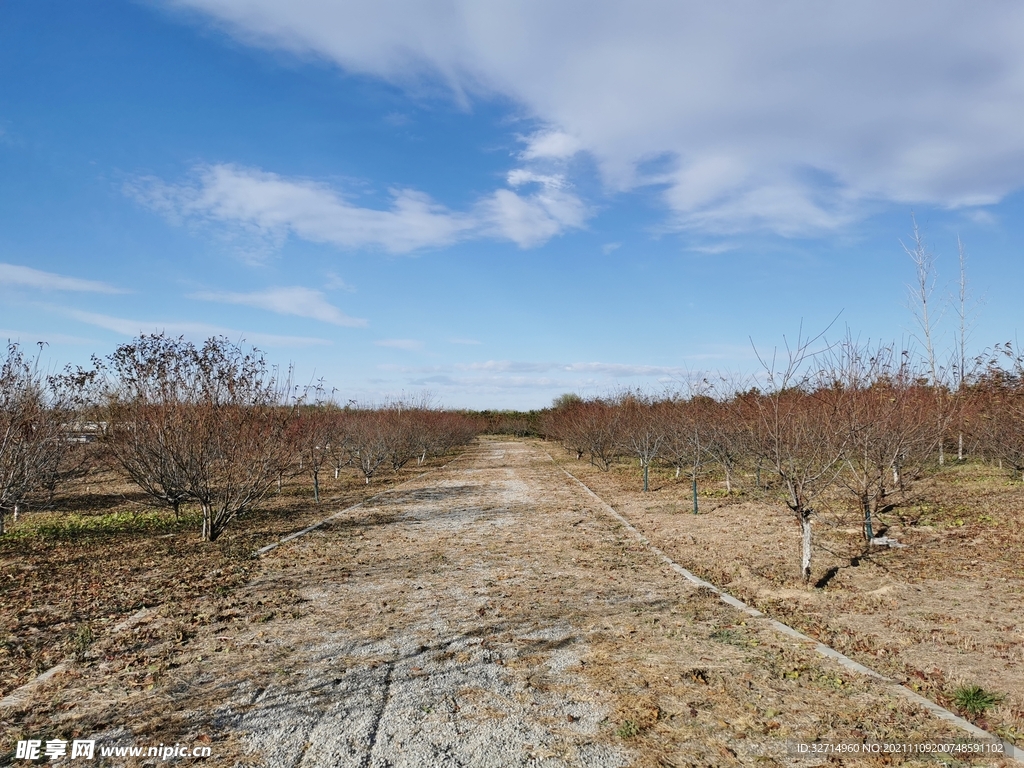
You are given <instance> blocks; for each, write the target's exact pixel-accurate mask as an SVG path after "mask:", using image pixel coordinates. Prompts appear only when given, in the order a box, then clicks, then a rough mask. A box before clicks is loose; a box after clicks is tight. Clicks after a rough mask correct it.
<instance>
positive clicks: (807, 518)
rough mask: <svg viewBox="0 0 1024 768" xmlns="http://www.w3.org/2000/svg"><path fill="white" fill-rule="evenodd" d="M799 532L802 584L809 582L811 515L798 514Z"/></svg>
mask: <svg viewBox="0 0 1024 768" xmlns="http://www.w3.org/2000/svg"><path fill="white" fill-rule="evenodd" d="M800 531H801V533H802V534H803V556H802V557H801V558H800V572H801V574H802V575H803V577H804V582H808V581H810V580H811V513H810V512H808V511H806V510H805V511H803V512H801V513H800Z"/></svg>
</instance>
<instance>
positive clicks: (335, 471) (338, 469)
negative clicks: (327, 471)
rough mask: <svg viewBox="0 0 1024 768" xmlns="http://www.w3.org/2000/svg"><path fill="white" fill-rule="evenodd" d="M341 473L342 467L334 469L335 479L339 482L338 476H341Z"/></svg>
mask: <svg viewBox="0 0 1024 768" xmlns="http://www.w3.org/2000/svg"><path fill="white" fill-rule="evenodd" d="M340 472H341V467H335V468H334V479H335V480H337V479H338V474H339V473H340Z"/></svg>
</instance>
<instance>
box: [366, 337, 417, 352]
mask: <svg viewBox="0 0 1024 768" xmlns="http://www.w3.org/2000/svg"><path fill="white" fill-rule="evenodd" d="M373 343H374V344H375V345H376V346H378V347H390V348H391V349H404V350H405V351H406V352H415V351H416V350H418V349H422V348H423V342H422V341H417V340H416V339H380V340H378V341H375V342H373Z"/></svg>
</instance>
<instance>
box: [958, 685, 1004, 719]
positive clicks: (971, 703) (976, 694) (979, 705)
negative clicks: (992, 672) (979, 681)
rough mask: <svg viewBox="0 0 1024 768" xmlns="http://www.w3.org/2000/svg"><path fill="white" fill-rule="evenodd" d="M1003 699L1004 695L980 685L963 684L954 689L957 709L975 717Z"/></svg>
mask: <svg viewBox="0 0 1024 768" xmlns="http://www.w3.org/2000/svg"><path fill="white" fill-rule="evenodd" d="M1002 700H1003V697H1002V696H1000V695H999V694H996V693H992V692H991V691H986V690H985V689H984V688H982V687H981V686H980V685H961V686H960V687H959V688H957V689H956V690H955V691H953V703H954V704H955V705H956V707H957V709H959V710H960V711H961V712H964V713H966V714H968V715H971V716H973V717H978V716H979V715H983V714H985V712H986V711H987V710H989V709H992V707H994V706H996V705H997V704H998V703H999V702H1000V701H1002Z"/></svg>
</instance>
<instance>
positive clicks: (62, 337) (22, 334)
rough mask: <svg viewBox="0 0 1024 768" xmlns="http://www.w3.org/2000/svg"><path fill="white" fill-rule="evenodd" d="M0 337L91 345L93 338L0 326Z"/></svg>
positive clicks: (22, 340)
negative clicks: (17, 329)
mask: <svg viewBox="0 0 1024 768" xmlns="http://www.w3.org/2000/svg"><path fill="white" fill-rule="evenodd" d="M0 339H3V340H5V341H13V342H16V343H18V344H23V345H24V344H39V343H42V344H75V345H85V344H88V345H93V344H95V343H96V340H95V339H87V338H84V337H82V336H69V335H68V334H66V333H52V332H50V331H16V330H13V329H11V328H0Z"/></svg>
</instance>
